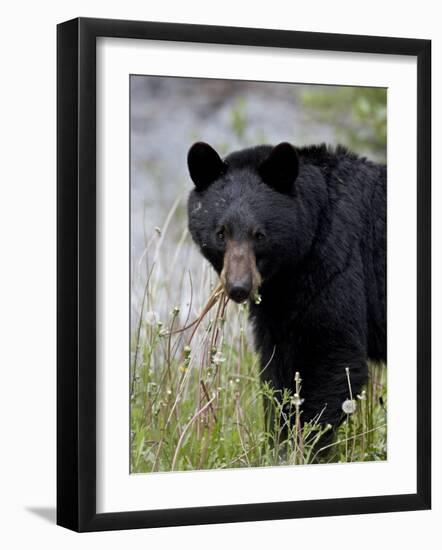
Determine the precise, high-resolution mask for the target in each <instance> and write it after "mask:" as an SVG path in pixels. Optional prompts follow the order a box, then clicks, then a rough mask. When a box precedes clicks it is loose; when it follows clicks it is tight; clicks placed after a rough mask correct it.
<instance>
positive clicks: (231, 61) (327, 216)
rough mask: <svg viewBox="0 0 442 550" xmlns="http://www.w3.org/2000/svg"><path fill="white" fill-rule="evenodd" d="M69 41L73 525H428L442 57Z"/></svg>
mask: <svg viewBox="0 0 442 550" xmlns="http://www.w3.org/2000/svg"><path fill="white" fill-rule="evenodd" d="M57 36H58V62H57V68H58V106H57V111H58V117H57V118H58V124H57V132H58V152H57V157H58V173H57V174H58V357H57V362H58V382H57V414H58V428H57V435H58V444H57V452H58V458H57V462H58V468H57V488H58V489H57V491H58V493H57V501H58V502H57V523H58V524H59V525H62V526H64V527H67V528H70V529H73V530H76V531H99V530H109V529H129V528H141V527H160V526H172V525H188V524H203V523H222V522H237V521H253V520H266V519H267V520H268V519H283V518H297V517H315V516H324V515H342V514H359V513H373V512H389V511H402V510H419V509H428V508H429V507H430V501H431V499H430V492H431V491H430V465H431V447H430V431H431V430H430V410H431V404H430V361H431V357H430V161H431V158H430V136H431V127H430V101H431V95H430V64H431V63H430V53H431V44H430V42H429V41H427V40H415V39H407V38H387V37H373V36H350V35H333V34H322V33H310V32H295V31H276V30H265V29H252V28H233V27H232V28H227V27H216V26H200V25H181V24H169V23H167V24H166V23H152V22H136V21H114V20H102V19H82V18H80V19H75V20H72V21H68V22H65V23H62V24H60V25H59V26H58V35H57ZM387 365H388V367H387Z"/></svg>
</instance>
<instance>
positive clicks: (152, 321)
mask: <svg viewBox="0 0 442 550" xmlns="http://www.w3.org/2000/svg"><path fill="white" fill-rule="evenodd" d="M144 318H145V321H146V323H147V324H148V325H150V326H151V327H152V326H153V325H156V324H157V323H158V321H159V319H158V313H157V312H156V311H147V312H146V315H145V317H144Z"/></svg>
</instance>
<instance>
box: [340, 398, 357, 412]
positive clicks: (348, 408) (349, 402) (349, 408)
mask: <svg viewBox="0 0 442 550" xmlns="http://www.w3.org/2000/svg"><path fill="white" fill-rule="evenodd" d="M342 410H343V411H344V412H345V414H353V413H354V412H355V411H356V401H355V400H354V399H346V400H345V401H344V402H343V403H342Z"/></svg>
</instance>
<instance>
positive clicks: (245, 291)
mask: <svg viewBox="0 0 442 550" xmlns="http://www.w3.org/2000/svg"><path fill="white" fill-rule="evenodd" d="M251 290H252V285H251V283H248V282H241V283H233V284H232V285H229V288H228V294H229V296H230V298H232V300H234V301H235V302H237V303H238V304H240V303H241V302H244V300H247V298H248V297H249V294H250V291H251Z"/></svg>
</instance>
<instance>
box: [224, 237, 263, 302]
mask: <svg viewBox="0 0 442 550" xmlns="http://www.w3.org/2000/svg"><path fill="white" fill-rule="evenodd" d="M221 282H222V284H223V286H224V289H225V291H226V293H227V295H228V296H229V297H230V298H231V299H232V300H234V301H235V302H237V303H238V304H239V303H241V302H244V301H245V300H247V299H248V298H249V297H250V295H251V294H252V293H253V294H255V293H257V291H258V288H259V286H260V284H261V276H260V274H259V272H258V270H257V268H256V258H255V253H254V251H253V247H252V244H251V243H250V242H247V241H227V245H226V251H225V254H224V265H223V270H222V272H221Z"/></svg>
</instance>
